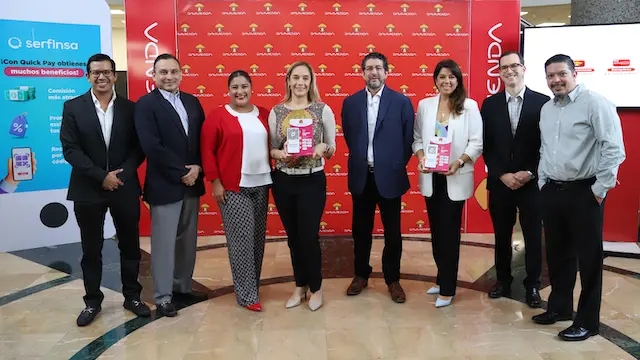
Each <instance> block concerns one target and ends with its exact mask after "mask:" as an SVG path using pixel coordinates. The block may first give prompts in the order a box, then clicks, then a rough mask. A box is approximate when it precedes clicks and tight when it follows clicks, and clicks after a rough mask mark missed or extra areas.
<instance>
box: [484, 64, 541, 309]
mask: <svg viewBox="0 0 640 360" xmlns="http://www.w3.org/2000/svg"><path fill="white" fill-rule="evenodd" d="M499 66H500V79H502V81H503V82H504V84H505V89H504V90H503V91H501V92H499V93H497V94H495V95H493V96H491V97H488V98H487V99H485V100H484V102H483V103H482V109H481V110H480V112H481V114H482V120H483V123H484V131H483V136H484V141H483V144H484V150H483V154H484V161H485V164H486V165H487V169H488V172H489V173H488V177H487V190H489V213H490V214H491V220H492V222H493V230H494V234H495V255H494V259H495V266H496V274H497V281H496V282H495V284H494V285H493V287H492V288H491V290H490V291H489V297H490V298H492V299H497V298H500V297H503V296H510V295H511V283H512V281H513V276H512V275H511V255H512V251H513V250H512V240H513V239H512V234H513V227H514V226H515V224H516V216H517V214H518V210H519V215H520V225H521V227H522V233H523V235H524V243H525V254H524V255H525V256H524V258H525V267H526V272H527V277H526V278H525V279H524V287H525V289H526V302H527V305H529V306H530V307H532V308H538V307H540V293H539V290H540V280H541V279H540V277H541V272H542V219H541V214H540V208H539V206H540V205H539V199H538V187H537V186H536V181H535V178H536V174H537V172H538V161H539V158H540V130H539V129H538V124H539V122H540V109H541V108H542V106H543V105H544V104H545V103H546V102H547V101H549V97H548V96H547V95H544V94H541V93H538V92H535V91H533V90H531V89H529V88H528V87H526V86H525V85H524V74H525V72H526V70H527V69H526V67H525V66H524V59H523V58H522V55H520V54H519V53H517V52H515V51H510V52H506V53H504V54H502V56H501V57H500V60H499Z"/></svg>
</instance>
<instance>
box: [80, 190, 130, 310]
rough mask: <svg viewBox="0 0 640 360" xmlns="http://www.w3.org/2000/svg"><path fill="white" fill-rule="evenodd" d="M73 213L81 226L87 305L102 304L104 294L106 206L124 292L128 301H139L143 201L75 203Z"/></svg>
mask: <svg viewBox="0 0 640 360" xmlns="http://www.w3.org/2000/svg"><path fill="white" fill-rule="evenodd" d="M73 207H74V212H75V214H76V220H77V221H78V226H79V227H80V238H81V241H82V261H81V262H80V264H81V266H82V275H83V280H84V289H85V292H86V295H85V296H84V302H85V304H86V305H88V306H94V307H97V306H100V304H101V303H102V300H103V299H104V294H103V293H102V291H100V282H101V281H102V245H103V243H104V220H105V215H106V213H107V209H109V210H110V211H111V217H112V218H113V224H114V225H115V228H116V234H117V236H118V248H119V249H120V273H121V274H120V278H121V280H122V294H123V295H124V297H125V299H127V300H139V299H140V292H141V291H142V285H140V283H139V282H138V272H139V270H140V236H139V234H140V233H139V231H138V222H139V220H140V203H139V199H138V197H136V196H127V197H124V196H123V197H121V198H114V199H112V200H108V201H106V202H99V203H84V202H78V201H76V202H74V206H73Z"/></svg>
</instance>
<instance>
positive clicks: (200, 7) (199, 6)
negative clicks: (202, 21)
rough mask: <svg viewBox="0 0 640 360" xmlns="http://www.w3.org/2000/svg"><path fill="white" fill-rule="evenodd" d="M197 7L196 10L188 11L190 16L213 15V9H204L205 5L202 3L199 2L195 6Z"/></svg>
mask: <svg viewBox="0 0 640 360" xmlns="http://www.w3.org/2000/svg"><path fill="white" fill-rule="evenodd" d="M193 7H194V8H196V11H187V15H188V16H205V15H211V11H203V10H204V8H205V6H204V4H202V3H197V4H195V5H194V6H193Z"/></svg>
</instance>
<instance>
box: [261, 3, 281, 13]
mask: <svg viewBox="0 0 640 360" xmlns="http://www.w3.org/2000/svg"><path fill="white" fill-rule="evenodd" d="M262 6H263V7H264V11H256V15H280V11H276V10H273V4H271V3H270V2H267V3H265V4H264V5H262Z"/></svg>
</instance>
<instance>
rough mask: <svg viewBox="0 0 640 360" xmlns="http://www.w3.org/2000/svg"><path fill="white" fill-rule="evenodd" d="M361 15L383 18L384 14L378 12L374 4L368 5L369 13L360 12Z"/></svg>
mask: <svg viewBox="0 0 640 360" xmlns="http://www.w3.org/2000/svg"><path fill="white" fill-rule="evenodd" d="M359 14H360V16H383V15H384V13H383V12H380V11H376V5H375V4H372V3H370V4H368V5H367V11H360V12H359Z"/></svg>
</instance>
